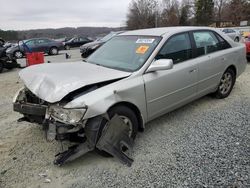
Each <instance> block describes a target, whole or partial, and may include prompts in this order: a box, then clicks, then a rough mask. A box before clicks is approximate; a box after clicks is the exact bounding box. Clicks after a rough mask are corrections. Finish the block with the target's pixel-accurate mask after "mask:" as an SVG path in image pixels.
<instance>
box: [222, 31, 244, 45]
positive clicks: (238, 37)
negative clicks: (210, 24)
mask: <svg viewBox="0 0 250 188" xmlns="http://www.w3.org/2000/svg"><path fill="white" fill-rule="evenodd" d="M222 32H223V33H225V34H226V35H227V36H229V37H230V38H231V39H232V40H233V41H235V42H239V41H240V40H241V34H240V32H239V31H237V30H234V29H230V28H225V29H222Z"/></svg>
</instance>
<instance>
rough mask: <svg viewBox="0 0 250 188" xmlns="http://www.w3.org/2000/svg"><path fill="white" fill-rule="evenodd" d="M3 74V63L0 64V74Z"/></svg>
mask: <svg viewBox="0 0 250 188" xmlns="http://www.w3.org/2000/svg"><path fill="white" fill-rule="evenodd" d="M1 72H3V63H2V62H0V73H1Z"/></svg>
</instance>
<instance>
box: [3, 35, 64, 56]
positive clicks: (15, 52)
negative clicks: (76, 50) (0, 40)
mask: <svg viewBox="0 0 250 188" xmlns="http://www.w3.org/2000/svg"><path fill="white" fill-rule="evenodd" d="M63 49H64V46H63V43H62V42H58V41H55V40H52V39H48V38H35V39H28V40H23V41H20V42H19V44H17V45H14V46H12V47H10V48H8V49H7V50H6V53H7V55H8V56H9V57H10V58H11V59H12V58H16V59H19V58H22V57H24V56H25V53H27V52H44V53H46V54H49V55H57V54H58V52H59V51H60V50H63Z"/></svg>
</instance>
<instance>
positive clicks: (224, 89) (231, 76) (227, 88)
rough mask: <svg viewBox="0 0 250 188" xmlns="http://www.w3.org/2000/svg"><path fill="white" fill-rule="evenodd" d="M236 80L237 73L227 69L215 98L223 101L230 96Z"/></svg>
mask: <svg viewBox="0 0 250 188" xmlns="http://www.w3.org/2000/svg"><path fill="white" fill-rule="evenodd" d="M235 80H236V75H235V72H234V71H233V70H232V69H227V70H226V72H224V74H223V75H222V78H221V80H220V84H219V86H218V89H217V91H216V92H215V97H216V98H217V99H223V98H226V97H228V96H229V95H230V93H231V91H232V89H233V87H234V84H235Z"/></svg>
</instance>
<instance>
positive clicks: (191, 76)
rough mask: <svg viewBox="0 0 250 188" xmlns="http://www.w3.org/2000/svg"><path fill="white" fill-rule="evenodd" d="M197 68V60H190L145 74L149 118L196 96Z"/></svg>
mask: <svg viewBox="0 0 250 188" xmlns="http://www.w3.org/2000/svg"><path fill="white" fill-rule="evenodd" d="M197 70H198V68H197V64H196V62H191V61H190V62H187V63H179V64H176V65H174V68H173V69H171V70H165V71H158V72H152V73H146V74H144V75H143V78H144V82H145V87H146V96H147V97H146V98H147V109H148V117H149V120H152V119H154V118H156V117H158V116H159V115H162V114H165V113H166V112H169V110H170V109H172V108H174V107H175V106H177V105H179V104H180V103H183V102H185V101H186V100H189V99H193V98H194V97H195V96H196V93H197V79H198V77H197V73H198V71H197ZM173 83H174V84H173Z"/></svg>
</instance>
